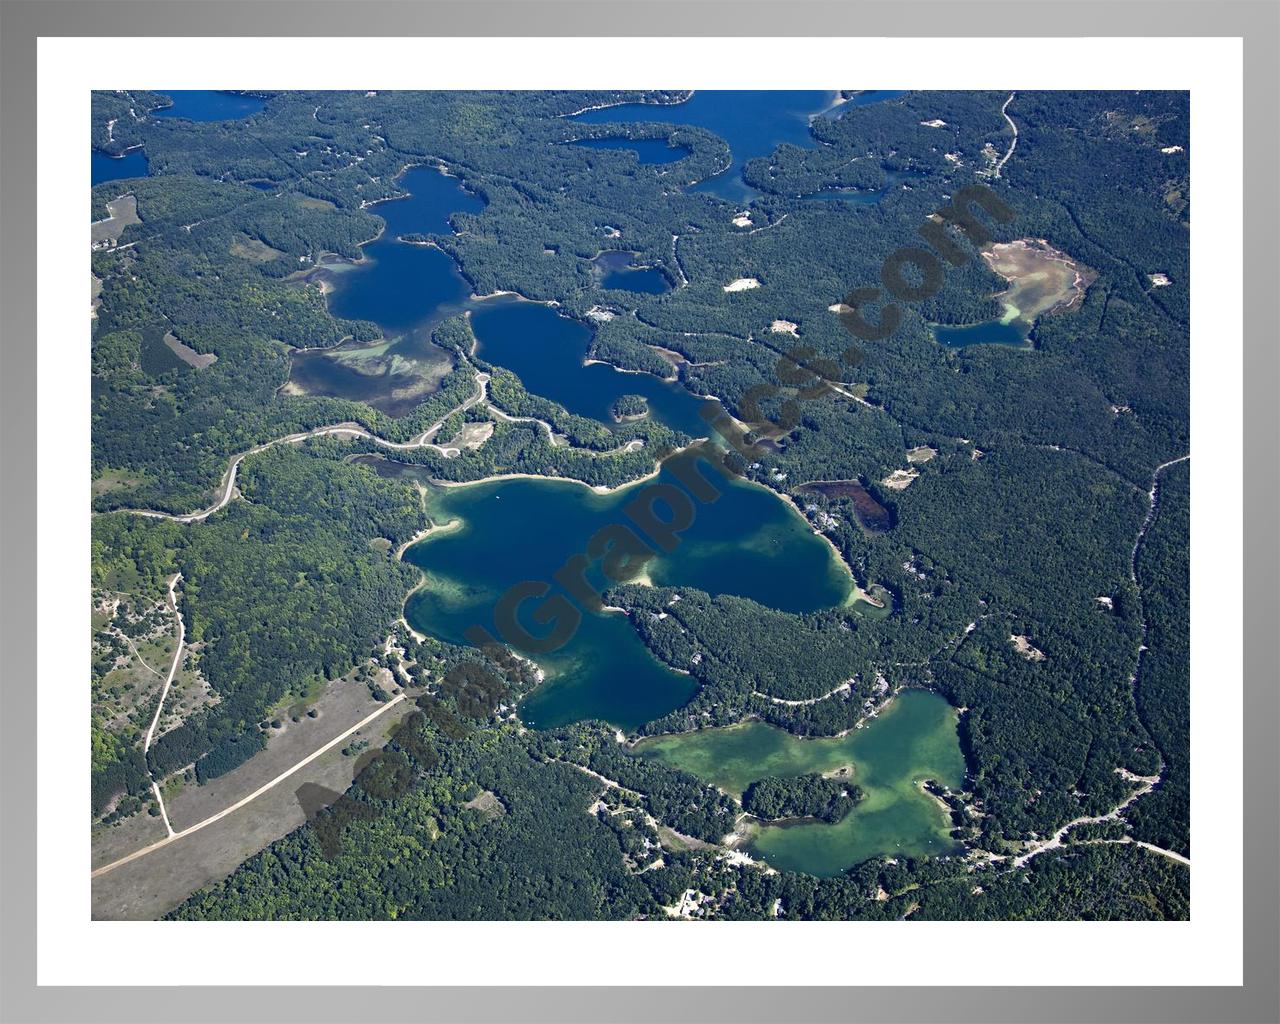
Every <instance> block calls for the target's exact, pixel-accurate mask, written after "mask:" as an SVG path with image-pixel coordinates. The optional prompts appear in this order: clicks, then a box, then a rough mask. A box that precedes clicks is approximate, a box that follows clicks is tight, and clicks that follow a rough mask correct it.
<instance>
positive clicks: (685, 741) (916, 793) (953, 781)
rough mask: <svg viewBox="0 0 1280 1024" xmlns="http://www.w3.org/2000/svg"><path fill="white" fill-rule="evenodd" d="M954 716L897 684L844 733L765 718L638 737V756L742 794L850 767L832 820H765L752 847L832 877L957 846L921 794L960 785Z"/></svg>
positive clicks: (927, 695)
mask: <svg viewBox="0 0 1280 1024" xmlns="http://www.w3.org/2000/svg"><path fill="white" fill-rule="evenodd" d="M957 721H958V713H957V711H956V709H955V708H953V707H952V706H951V705H950V704H948V703H947V701H946V700H945V699H943V698H942V697H941V696H939V695H938V694H936V693H931V692H928V691H925V690H904V691H903V692H902V693H900V694H898V696H897V697H895V698H894V700H893V701H892V703H891V704H890V705H889V706H888V707H887V708H886V709H885V710H883V711H882V712H881V713H880V714H879V715H878V717H876V718H875V719H872V720H871V721H869V722H868V723H867V724H866V725H865V727H864V728H862V729H855V730H853V731H852V732H850V733H849V734H848V735H847V736H843V737H840V738H831V739H802V738H800V737H798V736H794V735H792V734H791V733H788V732H785V731H784V730H782V729H777V728H775V727H773V726H771V725H766V724H765V723H763V722H758V721H753V722H748V723H746V724H744V725H737V726H731V727H728V728H724V729H704V730H701V731H699V732H693V733H678V734H673V735H669V736H659V737H654V738H652V739H646V740H642V741H641V742H640V743H639V744H637V746H636V747H635V753H636V754H637V755H638V756H641V757H649V758H654V759H656V760H660V761H662V762H663V763H665V764H669V765H671V766H673V767H676V768H681V769H683V770H684V771H687V772H690V773H692V774H693V775H696V776H698V777H699V778H700V779H702V780H703V781H705V782H708V783H710V784H712V785H715V786H718V787H720V788H721V789H723V790H724V791H725V792H727V793H731V794H733V795H734V796H741V794H742V792H743V791H744V790H745V789H746V788H747V787H748V786H749V785H750V784H751V783H752V782H755V781H756V780H757V779H762V778H765V777H766V776H779V777H793V776H797V775H805V774H809V773H811V772H829V771H833V770H835V769H837V768H840V767H842V766H844V765H852V766H853V775H852V778H851V780H850V781H851V782H852V783H853V784H854V785H857V786H859V787H861V789H862V791H863V799H862V801H861V802H860V803H859V804H858V805H857V806H856V807H855V809H854V810H853V811H851V812H850V813H849V814H848V815H847V816H846V817H845V818H844V819H843V820H841V821H839V822H837V823H836V824H834V825H828V824H825V823H821V822H812V823H809V822H806V823H803V824H789V825H766V826H763V827H760V828H759V829H758V830H757V832H756V834H755V836H754V838H753V839H752V840H751V842H750V844H749V847H748V848H749V850H750V851H751V853H752V854H754V855H756V856H758V857H760V858H761V859H763V860H764V861H766V862H767V863H768V864H770V865H772V866H773V867H775V868H779V869H784V870H790V871H804V872H807V873H809V874H812V875H819V876H823V877H830V876H833V875H838V874H840V873H841V872H843V871H845V870H846V869H848V868H850V867H853V866H854V865H855V864H858V863H860V862H862V861H864V860H868V859H869V858H871V857H878V856H890V857H893V856H905V857H919V856H923V855H926V854H928V855H932V856H938V855H942V854H946V853H950V852H953V851H954V850H956V849H958V844H957V843H956V842H955V841H954V840H953V839H952V838H951V837H950V835H949V832H950V828H951V823H950V818H949V815H948V814H947V812H945V811H944V810H943V809H942V807H941V806H939V804H938V803H937V802H936V801H935V800H934V799H933V798H932V797H931V796H930V795H929V794H928V793H925V792H923V791H922V790H921V788H920V785H919V783H920V782H922V781H923V780H925V779H932V780H934V781H936V782H939V783H941V784H942V785H945V786H948V787H950V788H951V789H959V788H961V787H963V785H964V779H965V772H966V766H965V759H964V753H963V752H962V750H961V748H960V741H959V736H958V734H957V731H956V728H957Z"/></svg>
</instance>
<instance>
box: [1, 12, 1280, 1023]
mask: <svg viewBox="0 0 1280 1024" xmlns="http://www.w3.org/2000/svg"><path fill="white" fill-rule="evenodd" d="M0 4H2V5H3V6H0V25H2V26H3V37H2V40H0V69H2V70H0V90H2V91H0V118H2V119H3V134H2V136H0V157H2V159H3V169H4V172H5V173H4V176H3V179H0V216H2V217H3V234H2V235H0V239H2V242H3V252H2V253H0V287H2V288H3V297H4V299H5V302H4V309H5V316H4V319H3V329H4V338H3V346H2V347H0V388H2V389H3V391H2V392H0V397H2V401H0V446H2V447H0V454H2V456H3V471H2V472H0V488H3V491H2V493H3V498H4V507H3V514H4V519H3V525H4V530H3V537H2V539H0V559H2V564H3V572H2V573H0V576H2V578H3V584H4V593H3V597H2V599H0V629H2V631H3V632H2V634H0V635H2V637H3V640H2V642H0V650H2V651H3V652H4V667H5V670H6V671H5V682H4V687H3V693H2V699H3V707H4V712H5V713H4V716H3V719H2V723H0V729H2V732H0V787H2V789H0V794H2V795H3V801H4V823H5V825H6V826H7V827H6V828H5V829H4V845H3V849H2V851H0V864H2V865H3V869H2V870H0V899H2V900H3V907H4V920H3V926H4V930H3V935H2V936H0V971H2V972H3V974H2V979H3V986H2V989H3V1000H4V1001H3V1004H0V1016H2V1017H3V1019H4V1020H9V1021H27V1020H50V1021H54V1020H57V1021H76V1020H95V1021H130V1022H133V1021H137V1022H142V1021H164V1020H172V1019H175V1018H176V1017H179V1016H181V1017H183V1018H185V1019H187V1020H192V1021H223V1020H239V1021H249V1020H256V1019H264V1020H265V1019H270V1020H271V1021H273V1022H286V1021H293V1020H307V1021H314V1022H322V1021H342V1020H358V1019H362V1018H366V1017H377V1018H379V1019H381V1020H385V1021H402V1020H428V1019H437V1020H442V1019H468V1020H484V1021H492V1020H513V1019H514V1020H528V1021H534V1020H548V1021H558V1022H569V1021H579V1020H581V1021H600V1020H606V1019H611V1020H619V1021H622V1020H650V1019H652V1018H653V1017H654V1016H655V1014H657V1015H660V1016H662V1017H665V1018H668V1019H671V1020H683V1019H698V1020H714V1019H723V1018H729V1017H732V1018H733V1019H734V1020H736V1021H740V1022H744V1024H745V1022H748V1021H771V1020H815V1021H818V1020H822V1021H826V1020H894V1021H933V1020H948V1021H953V1022H962V1021H991V1022H996V1021H1032V1020H1054V1021H1062V1020H1066V1021H1071V1020H1126V1021H1129V1020H1132V1021H1153V1022H1164V1021H1170V1022H1171V1021H1258V1022H1274V1021H1276V1020H1277V1019H1280V992H1278V988H1277V970H1276V964H1277V962H1280V948H1278V941H1277V939H1278V931H1277V925H1278V922H1280V914H1278V912H1277V908H1278V907H1280V899H1278V894H1280V887H1278V879H1280V872H1278V870H1277V854H1278V844H1277V836H1278V834H1280V824H1278V816H1277V807H1278V805H1280V798H1278V793H1277V790H1278V784H1280V763H1278V759H1277V750H1278V749H1280V748H1278V745H1277V742H1276V735H1275V731H1276V729H1277V726H1278V723H1280V712H1278V704H1277V691H1278V689H1280V687H1278V686H1277V673H1276V666H1277V661H1278V660H1280V652H1278V650H1277V636H1278V634H1277V631H1276V628H1275V626H1276V623H1277V622H1280V603H1278V602H1277V581H1278V580H1280V559H1277V540H1276V532H1277V531H1276V528H1275V527H1276V521H1277V509H1278V508H1280V502H1278V500H1277V495H1278V494H1280V490H1278V488H1277V479H1278V472H1277V470H1278V464H1277V460H1276V458H1275V453H1276V451H1277V449H1280V429H1278V428H1277V422H1278V421H1277V405H1278V403H1277V400H1276V394H1275V391H1276V387H1277V384H1278V383H1280V362H1278V359H1277V343H1276V324H1277V315H1276V314H1277V309H1276V291H1275V286H1276V281H1277V280H1280V265H1278V263H1277V247H1276V239H1277V235H1278V228H1280V215H1278V213H1277V190H1276V178H1275V174H1276V168H1277V167H1278V166H1280V161H1278V160H1277V140H1276V134H1275V127H1276V125H1277V124H1278V123H1280V116H1278V114H1277V97H1278V96H1280V54H1278V53H1277V39H1280V8H1278V7H1277V6H1276V4H1275V2H1274V0H1260V2H1249V0H1226V2H1218V3H1211V2H1182V0H1166V2H1163V3H1150V4H1148V3H1143V2H1141V0H1107V2H1103V3H1099V2H1096V0H1077V3H1076V4H1075V5H1074V8H1073V17H1071V18H1069V19H1064V18H1063V17H1062V8H1061V5H1060V4H1058V3H1039V2H1036V3H1031V2H1029V0H1023V2H1022V3H1020V4H1017V5H1012V4H1007V3H1000V2H980V3H972V4H955V3H952V4H948V3H939V2H933V0H924V2H916V0H898V2H897V3H875V4H865V5H861V6H854V5H852V4H840V3H826V2H796V3H788V4H786V10H785V18H784V17H783V16H782V15H783V5H782V4H781V3H778V4H776V5H774V4H770V3H764V2H758V0H742V2H737V3H733V4H732V5H731V6H726V5H722V4H717V3H715V2H704V0H689V2H684V3H680V4H678V5H674V4H667V3H661V2H659V3H642V2H640V0H633V2H632V3H629V4H625V5H623V4H615V3H612V2H606V0H594V2H549V3H539V4H534V3H520V2H479V0H478V2H473V3H469V4H464V3H455V2H447V3H429V2H405V0H385V2H384V0H368V2H364V3H355V2H347V3H341V4H339V3H325V2H323V0H322V2H308V0H301V2H271V0H253V2H244V0H226V2H219V0H205V2H202V3H181V4H179V3H173V2H168V3H157V4H151V3H145V2H138V0H100V2H93V3H90V2H82V0H75V2H57V3H51V2H48V3H38V2H35V0H23V2H18V0H0ZM664 14H666V15H668V17H667V18H666V19H665V20H663V19H662V15H664ZM815 34H823V35H849V36H863V37H866V36H905V37H910V36H918V35H922V34H924V35H929V36H942V37H946V36H953V37H964V36H1019V35H1022V36H1073V37H1081V36H1087V35H1089V34H1095V35H1111V36H1238V37H1243V38H1244V40H1245V98H1244V103H1245V118H1244V123H1245V128H1246V133H1245V161H1246V163H1245V201H1246V203H1247V207H1246V208H1247V210H1248V217H1247V218H1246V220H1245V224H1244V234H1245V250H1246V259H1245V264H1244V267H1245V280H1244V290H1245V299H1246V301H1245V310H1244V324H1245V340H1246V346H1245V359H1244V367H1245V372H1244V386H1245V410H1244V412H1245V413H1246V414H1247V415H1246V430H1245V433H1244V437H1245V442H1244V458H1245V465H1246V466H1247V467H1248V471H1247V475H1246V477H1245V480H1244V492H1245V515H1244V528H1245V545H1246V548H1245V550H1246V551H1247V552H1248V557H1247V559H1246V560H1245V563H1244V583H1245V601H1244V609H1245V616H1244V628H1243V632H1244V644H1245V649H1244V653H1245V666H1246V669H1245V716H1244V729H1245V737H1246V742H1245V751H1244V777H1243V779H1242V780H1241V785H1242V787H1243V795H1244V801H1245V844H1244V848H1243V856H1244V891H1245V900H1244V908H1243V909H1244V940H1245V941H1244V979H1245V985H1244V986H1243V987H1242V988H1218V989H1215V988H1158V987H1130V988H1013V987H1010V988H995V987H992V988H914V989H901V988H891V987H887V986H886V987H877V988H853V989H850V988H841V987H835V986H832V987H822V988H793V989H787V988H772V989H769V988H755V989H751V988H746V989H744V988H731V987H716V988H666V989H649V988H623V987H618V988H612V989H606V990H593V989H589V988H523V989H521V988H508V989H501V988H475V989H473V988H463V987H449V988H430V989H427V988H417V989H414V988H399V989H397V988H383V989H373V988H368V987H365V988H358V987H349V988H324V989H320V990H316V989H305V988H286V987H272V988H242V987H236V988H231V987H226V988H218V987H202V988H188V989H178V990H164V989H160V990H156V989H149V988H146V987H141V986H139V987H129V988H125V987H121V988H88V987H83V988H39V989H37V988H36V987H35V944H34V942H33V941H32V940H33V936H34V934H35V927H36V925H35V921H36V918H35V886H34V885H33V880H34V877H35V872H36V849H35V830H34V827H33V826H34V821H35V787H34V768H33V766H34V764H35V759H34V756H33V755H34V749H33V747H34V723H35V689H34V686H33V685H32V680H34V679H35V678H36V672H35V666H36V661H35V659H36V651H35V640H34V638H35V636H36V629H35V614H36V613H35V604H34V601H33V600H32V595H33V594H34V593H35V585H36V566H35V547H34V545H33V544H32V543H31V542H30V538H31V537H33V536H34V535H35V531H36V525H37V524H36V509H35V487H34V483H35V473H36V466H35V451H34V447H33V445H32V443H31V441H32V427H31V424H34V422H35V386H34V382H35V346H34V345H33V344H32V339H33V338H34V337H35V302H34V296H35V265H34V260H33V259H32V253H33V252H34V251H35V238H36V224H35V211H36V204H35V201H34V199H35V189H36V186H37V182H36V173H35V171H36V167H35V163H36V157H35V123H36V122H35V82H36V76H35V73H36V46H35V40H36V39H37V37H39V36H42V35H45V36H59V35H74V36H96V35H102V36H118V35H139V36H166V35H189V36H198V35H216V36H237V35H240V36H259V35H281V36H296V35H317V36H348V35H350V36H380V35H420V36H450V35H453V36H459V35H477V36H483V35H506V36H519V35H527V36H538V35H543V36H548V35H579V36H582V35H643V36H661V35H667V36H676V35H691V36H710V35H742V36H772V35H784V36H788V35H789V36H804V35H815ZM958 59H960V58H959V55H958ZM666 73H668V74H669V73H671V72H670V71H668V72H666ZM1012 73H1013V74H1014V75H1015V76H1016V74H1017V71H1016V67H1015V69H1014V71H1013V72H1012ZM1201 184H1202V187H1209V186H1207V185H1206V183H1201ZM1232 299H1233V297H1232V296H1228V297H1227V300H1228V301H1232ZM1243 554H1244V553H1243V552H1242V555H1243ZM1222 639H1223V642H1227V643H1230V642H1232V640H1233V638H1231V637H1223V638H1222ZM1225 682H1227V683H1229V682H1230V681H1229V680H1228V681H1225ZM711 927H714V925H713V926H711ZM422 955H425V956H427V957H429V956H430V952H429V951H423V954H422ZM404 966H405V969H406V970H407V971H412V969H413V966H412V961H406V963H405V965H404ZM991 967H993V968H995V969H996V970H998V969H999V961H998V959H996V961H995V962H994V963H992V964H991ZM975 968H976V969H978V970H980V969H981V966H980V965H975ZM353 980H355V975H354V972H353ZM690 980H691V981H692V980H694V979H693V978H691V979H690ZM990 980H992V981H997V980H1000V979H999V976H998V975H993V976H991V979H990ZM371 997H372V999H371ZM373 1000H376V1002H375V1001H373ZM659 1000H660V1002H657V1001H659ZM655 1005H657V1006H659V1007H661V1009H658V1010H654V1009H651V1008H652V1007H654V1006H655ZM246 1011H247V1012H246Z"/></svg>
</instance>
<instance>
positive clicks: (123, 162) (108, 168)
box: [89, 146, 150, 185]
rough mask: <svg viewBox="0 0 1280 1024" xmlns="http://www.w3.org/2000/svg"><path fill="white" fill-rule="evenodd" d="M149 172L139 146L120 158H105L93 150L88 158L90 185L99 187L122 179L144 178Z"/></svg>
mask: <svg viewBox="0 0 1280 1024" xmlns="http://www.w3.org/2000/svg"><path fill="white" fill-rule="evenodd" d="M149 172H150V168H149V167H148V166H147V155H146V154H145V153H144V152H143V151H142V147H141V146H138V147H136V148H134V149H131V150H128V151H127V152H126V153H125V155H124V156H120V157H113V156H107V154H106V153H100V152H99V151H98V150H96V149H95V150H93V152H92V153H91V154H90V157H89V183H90V185H101V184H102V183H103V182H104V181H119V180H120V179H122V178H145V177H146V176H147V174H148V173H149Z"/></svg>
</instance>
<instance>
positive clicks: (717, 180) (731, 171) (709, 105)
mask: <svg viewBox="0 0 1280 1024" xmlns="http://www.w3.org/2000/svg"><path fill="white" fill-rule="evenodd" d="M833 95H834V93H833V91H832V90H830V89H827V90H819V89H809V90H783V89H756V90H735V91H725V90H719V89H709V90H698V91H696V92H695V93H694V94H693V96H692V97H690V98H689V99H688V100H686V101H685V102H683V103H676V104H671V105H666V106H656V105H654V104H648V103H625V104H621V105H619V106H616V107H604V108H602V109H599V110H589V111H587V112H586V113H583V114H578V115H575V117H574V120H576V121H581V122H583V123H584V124H641V123H656V124H691V125H698V126H700V127H702V128H706V129H708V130H709V131H712V132H715V134H717V135H718V136H720V138H722V139H724V140H725V142H727V143H728V144H729V149H730V151H731V152H732V155H733V163H732V165H731V166H730V167H729V168H728V169H727V170H725V171H724V172H723V173H721V174H718V175H716V176H715V177H714V178H709V179H707V180H706V181H703V182H699V183H698V184H697V185H695V186H694V187H693V189H692V190H691V191H695V192H711V193H713V194H715V195H718V196H720V197H721V198H723V199H728V200H729V201H730V202H735V203H743V202H749V201H750V200H751V199H753V198H754V197H755V196H757V195H758V194H759V193H758V192H756V191H755V190H754V189H752V188H750V187H749V186H748V185H747V183H746V182H744V181H743V180H742V167H743V164H745V163H746V162H747V161H748V160H750V159H751V158H752V157H757V156H768V155H769V154H770V153H772V152H773V151H774V150H775V149H776V148H777V147H778V146H780V145H782V144H783V143H784V142H789V143H791V144H792V145H795V146H804V147H806V148H808V147H812V146H813V145H815V143H814V139H813V136H812V135H811V134H810V133H809V119H810V118H811V117H813V116H814V115H816V114H819V113H821V112H822V111H824V110H826V109H827V108H828V107H830V105H831V99H832V96H833Z"/></svg>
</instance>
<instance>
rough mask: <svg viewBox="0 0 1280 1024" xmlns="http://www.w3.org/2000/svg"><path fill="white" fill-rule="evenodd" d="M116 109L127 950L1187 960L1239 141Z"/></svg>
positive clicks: (153, 100)
mask: <svg viewBox="0 0 1280 1024" xmlns="http://www.w3.org/2000/svg"><path fill="white" fill-rule="evenodd" d="M677 84H679V83H677ZM827 84H836V85H839V84H841V83H839V82H836V83H827ZM885 84H893V83H885ZM85 101H86V102H87V103H89V104H90V105H91V112H92V135H91V139H90V140H89V141H90V145H91V167H92V178H91V183H90V222H91V223H90V232H91V257H90V258H91V279H90V287H91V309H90V317H89V324H88V326H87V330H88V331H89V334H90V339H91V340H90V344H91V351H92V386H91V402H92V412H91V422H92V479H91V481H89V484H90V487H91V512H90V516H91V524H92V550H91V556H92V568H91V579H90V581H89V588H90V601H91V608H90V614H91V630H92V655H91V663H90V665H89V666H87V668H88V672H89V682H90V688H89V693H90V702H89V708H88V709H87V713H88V716H89V720H90V740H89V742H90V746H91V749H90V765H91V767H90V779H89V787H90V791H91V820H90V822H89V823H88V827H89V829H90V832H91V864H90V865H89V866H88V870H89V872H90V877H91V884H92V915H93V918H94V919H95V920H165V921H169V920H174V921H177V920H181V921H207V920H221V921H280V920H289V921H302V920H307V921H314V920H323V921H392V920H400V921H461V920H470V921H512V920H518V921H546V920H568V921H588V920H615V921H641V920H650V921H654V920H656V921H681V920H697V921H710V920H760V921H773V920H790V921H825V920H845V921H863V920H865V921H873V920H874V921H897V920H911V921H918V920H953V921H956V920H958V921H976V920H997V921H1014V920H1055V921H1111V920H1175V921H1185V920H1188V919H1189V916H1190V871H1191V860H1190V858H1191V833H1190V809H1189V807H1190V792H1189V790H1190V745H1189V736H1190V694H1189V689H1190V662H1189V651H1190V640H1189V601H1190V594H1189V549H1190V472H1191V464H1190V436H1191V435H1190V340H1189V323H1190V314H1189V300H1190V242H1189V236H1190V218H1191V209H1190V157H1189V149H1190V144H1191V143H1190V96H1189V93H1188V92H1185V91H1177V92H1174V91H1124V92H1119V91H1116V92H1111V91H1024V90H1021V89H1013V88H1009V89H1004V90H1001V91H995V92H983V91H903V90H874V91H869V90H848V89H845V90H840V89H825V90H824V89H814V90H808V91H779V90H762V91H704V90H694V91H690V90H678V89H653V90H619V91H555V92H552V91H545V92H536V91H477V92H462V91H442V92H413V91H381V90H372V89H371V90H359V91H352V92H333V91H320V92H315V91H265V90H254V89H241V90H237V91H229V92H216V91H145V90H115V91H100V92H93V93H92V94H91V95H85ZM78 135H79V132H78V131H77V136H78ZM77 145H78V143H77ZM73 298H74V296H73ZM77 476H79V474H78V473H77ZM71 586H72V591H73V593H74V591H75V583H74V580H73V581H72V584H71ZM79 660H80V658H79V657H77V658H76V659H75V661H76V662H79ZM84 714H85V710H84V709H75V708H73V709H72V711H71V714H70V715H69V718H70V719H71V720H72V721H73V722H78V723H83V722H84V718H83V717H81V716H82V715H84ZM83 742H84V739H83V738H77V739H75V741H74V748H73V747H72V746H71V745H68V747H67V751H66V753H65V755H62V756H68V757H69V756H73V754H74V753H75V750H79V751H83V747H82V746H80V744H82V743H83ZM77 771H79V769H77ZM80 777H81V778H82V776H80ZM76 827H77V828H78V827H79V826H76ZM762 927H763V926H762Z"/></svg>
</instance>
